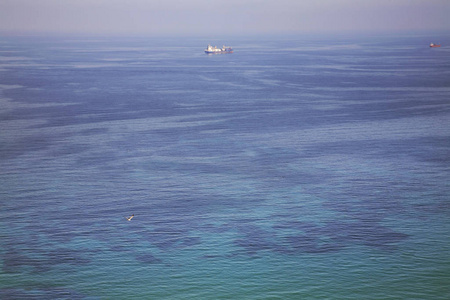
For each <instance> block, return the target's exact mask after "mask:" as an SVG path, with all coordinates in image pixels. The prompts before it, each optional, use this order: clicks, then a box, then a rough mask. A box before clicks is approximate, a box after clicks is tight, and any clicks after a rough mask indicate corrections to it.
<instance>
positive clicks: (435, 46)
mask: <svg viewBox="0 0 450 300" xmlns="http://www.w3.org/2000/svg"><path fill="white" fill-rule="evenodd" d="M440 46H441V45H438V44H433V43H431V44H430V47H431V48H438V47H440Z"/></svg>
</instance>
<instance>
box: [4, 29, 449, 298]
mask: <svg viewBox="0 0 450 300" xmlns="http://www.w3.org/2000/svg"><path fill="white" fill-rule="evenodd" d="M431 42H440V43H442V45H443V46H442V47H441V48H434V49H431V48H429V47H428V45H429V43H431ZM208 43H211V44H213V45H214V44H217V45H218V46H221V45H222V44H227V45H231V46H233V47H234V51H235V52H234V53H233V54H223V55H206V54H204V53H203V49H204V48H205V47H206V45H207V44H208ZM449 45H450V39H449V37H448V34H447V35H434V36H433V35H431V36H423V35H422V36H421V35H408V36H395V35H378V36H338V37H325V36H316V37H313V36H290V37H277V38H273V37H253V38H243V37H239V38H230V39H227V40H226V41H222V40H213V39H201V38H196V39H175V38H166V39H163V38H148V39H145V38H92V37H90V38H85V37H78V38H75V37H73V38H62V37H60V38H48V37H47V38H44V37H2V38H1V39H0V126H1V127H0V128H1V131H0V170H1V171H0V183H1V185H0V205H1V206H0V209H1V215H0V218H1V222H0V225H1V227H0V236H1V244H0V266H1V270H0V298H1V299H449V297H450V288H449V286H450V218H449V217H450V204H449V201H450V199H449V197H450V180H449V178H450V46H449ZM131 214H134V215H135V217H134V219H133V220H131V221H129V222H128V221H127V220H126V219H125V217H128V216H130V215H131Z"/></svg>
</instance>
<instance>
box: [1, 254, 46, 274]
mask: <svg viewBox="0 0 450 300" xmlns="http://www.w3.org/2000/svg"><path fill="white" fill-rule="evenodd" d="M2 258H3V268H2V269H3V272H5V273H21V272H23V271H24V268H26V267H29V268H31V271H32V272H34V273H41V272H46V271H49V270H50V269H51V265H49V264H47V262H46V261H45V259H44V258H43V257H32V256H30V255H25V254H22V253H19V252H17V251H15V250H8V251H7V252H6V253H5V254H3V255H2Z"/></svg>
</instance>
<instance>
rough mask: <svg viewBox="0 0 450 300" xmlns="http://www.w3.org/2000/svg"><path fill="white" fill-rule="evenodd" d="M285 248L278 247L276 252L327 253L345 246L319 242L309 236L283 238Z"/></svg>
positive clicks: (316, 238) (317, 239)
mask: <svg viewBox="0 0 450 300" xmlns="http://www.w3.org/2000/svg"><path fill="white" fill-rule="evenodd" d="M285 240H286V246H285V247H278V249H277V251H278V252H281V253H284V254H294V253H297V252H300V253H329V252H336V251H339V250H342V249H343V248H345V245H343V244H338V243H334V242H321V241H320V239H319V237H315V236H309V235H297V236H289V237H286V238H285Z"/></svg>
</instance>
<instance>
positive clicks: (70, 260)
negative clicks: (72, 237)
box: [46, 248, 91, 265]
mask: <svg viewBox="0 0 450 300" xmlns="http://www.w3.org/2000/svg"><path fill="white" fill-rule="evenodd" d="M46 256H47V259H46V262H47V263H49V264H50V265H60V264H69V265H86V264H89V263H90V262H91V260H90V259H88V258H86V254H85V253H84V251H81V250H73V249H68V248H58V249H54V250H51V251H49V252H47V253H46Z"/></svg>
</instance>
